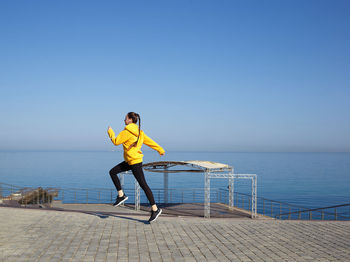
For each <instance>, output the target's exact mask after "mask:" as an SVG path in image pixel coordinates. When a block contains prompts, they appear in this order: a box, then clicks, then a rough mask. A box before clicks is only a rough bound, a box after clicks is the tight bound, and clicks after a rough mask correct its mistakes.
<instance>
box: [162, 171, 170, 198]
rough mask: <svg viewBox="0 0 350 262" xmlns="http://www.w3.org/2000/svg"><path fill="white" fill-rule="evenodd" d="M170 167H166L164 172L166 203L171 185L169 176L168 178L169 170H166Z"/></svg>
mask: <svg viewBox="0 0 350 262" xmlns="http://www.w3.org/2000/svg"><path fill="white" fill-rule="evenodd" d="M167 169H168V168H167V167H166V166H165V167H164V173H163V187H164V203H165V204H167V203H168V186H169V178H168V172H166V170H167Z"/></svg>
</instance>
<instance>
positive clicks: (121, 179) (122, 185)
mask: <svg viewBox="0 0 350 262" xmlns="http://www.w3.org/2000/svg"><path fill="white" fill-rule="evenodd" d="M127 173H128V172H127V171H126V172H122V173H120V186H121V187H122V189H123V190H124V180H125V174H127ZM124 194H125V192H124ZM135 194H136V192H135ZM135 201H136V198H135ZM124 203H125V202H124ZM124 203H122V204H120V206H124ZM135 209H136V205H135Z"/></svg>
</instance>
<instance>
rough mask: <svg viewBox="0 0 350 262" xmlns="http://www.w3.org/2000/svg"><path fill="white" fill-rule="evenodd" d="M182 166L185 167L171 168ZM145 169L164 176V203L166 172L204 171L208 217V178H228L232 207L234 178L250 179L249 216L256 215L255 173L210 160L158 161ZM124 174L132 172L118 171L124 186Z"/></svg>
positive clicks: (137, 191) (137, 197)
mask: <svg viewBox="0 0 350 262" xmlns="http://www.w3.org/2000/svg"><path fill="white" fill-rule="evenodd" d="M179 166H184V167H185V168H187V169H181V170H179V169H173V168H174V167H179ZM143 168H144V170H145V171H149V172H160V173H163V177H164V203H168V174H169V173H179V172H196V173H204V217H205V218H210V179H213V178H228V180H229V208H230V209H233V208H234V181H235V179H250V180H251V210H250V212H251V217H252V218H256V217H257V175H256V174H234V172H233V167H231V166H229V165H226V164H222V163H217V162H211V161H199V160H191V161H158V162H151V163H147V164H144V165H143ZM124 174H132V173H131V171H126V172H123V173H120V180H121V181H120V182H121V184H122V186H124ZM135 210H140V185H139V183H138V182H137V180H136V179H135Z"/></svg>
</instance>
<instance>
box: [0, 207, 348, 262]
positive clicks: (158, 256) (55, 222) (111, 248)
mask: <svg viewBox="0 0 350 262" xmlns="http://www.w3.org/2000/svg"><path fill="white" fill-rule="evenodd" d="M147 219H148V216H140V215H138V216H133V215H128V216H127V215H120V216H118V215H116V214H113V215H104V216H103V215H98V214H86V213H79V212H67V211H51V210H40V209H37V210H33V209H20V208H7V207H0V228H1V230H0V261H349V258H350V222H321V221H320V222H315V221H311V222H310V221H276V220H264V219H258V220H251V219H232V218H231V219H222V218H217V219H204V218H192V217H183V218H181V217H169V216H160V217H159V219H158V220H157V221H156V222H155V223H153V224H148V223H146V221H147Z"/></svg>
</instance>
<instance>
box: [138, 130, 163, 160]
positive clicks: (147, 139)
mask: <svg viewBox="0 0 350 262" xmlns="http://www.w3.org/2000/svg"><path fill="white" fill-rule="evenodd" d="M143 135H144V138H143V143H144V144H145V145H146V146H149V147H150V148H152V149H154V150H156V151H158V153H159V154H160V155H164V154H165V151H164V149H163V148H162V147H161V146H160V145H158V144H157V143H156V142H154V141H153V140H152V139H151V138H150V137H149V136H147V135H146V134H145V133H143Z"/></svg>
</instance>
